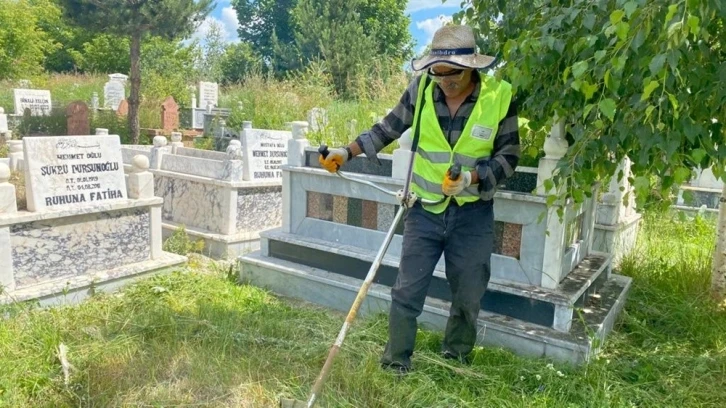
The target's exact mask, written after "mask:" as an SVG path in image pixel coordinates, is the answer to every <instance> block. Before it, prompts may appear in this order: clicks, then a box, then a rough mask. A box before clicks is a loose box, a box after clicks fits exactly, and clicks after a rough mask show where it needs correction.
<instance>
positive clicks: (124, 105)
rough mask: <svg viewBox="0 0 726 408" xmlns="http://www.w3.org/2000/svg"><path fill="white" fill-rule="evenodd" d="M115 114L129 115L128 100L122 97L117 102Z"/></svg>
mask: <svg viewBox="0 0 726 408" xmlns="http://www.w3.org/2000/svg"><path fill="white" fill-rule="evenodd" d="M116 114H117V115H119V116H128V115H129V101H128V100H127V99H125V98H124V99H123V100H122V101H121V103H119V104H118V109H116Z"/></svg>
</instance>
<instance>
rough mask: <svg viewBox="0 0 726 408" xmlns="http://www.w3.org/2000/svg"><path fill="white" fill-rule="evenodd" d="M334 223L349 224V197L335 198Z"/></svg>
mask: <svg viewBox="0 0 726 408" xmlns="http://www.w3.org/2000/svg"><path fill="white" fill-rule="evenodd" d="M333 222H337V223H340V224H347V223H348V197H343V196H333Z"/></svg>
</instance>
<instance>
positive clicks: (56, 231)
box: [10, 208, 150, 287]
mask: <svg viewBox="0 0 726 408" xmlns="http://www.w3.org/2000/svg"><path fill="white" fill-rule="evenodd" d="M149 222H150V220H149V209H148V208H130V209H126V210H121V211H114V212H97V213H91V214H85V215H79V216H71V217H66V218H58V219H53V220H38V221H33V222H28V223H22V224H15V225H11V226H10V245H11V248H12V259H13V269H14V272H15V282H16V285H17V287H22V286H27V285H31V284H34V283H38V282H42V281H46V280H49V279H54V278H60V277H65V276H78V275H83V274H85V273H90V272H94V271H102V270H107V269H109V268H110V267H112V266H113V265H129V264H133V263H137V262H143V261H146V260H148V259H150V251H149V242H150V236H149Z"/></svg>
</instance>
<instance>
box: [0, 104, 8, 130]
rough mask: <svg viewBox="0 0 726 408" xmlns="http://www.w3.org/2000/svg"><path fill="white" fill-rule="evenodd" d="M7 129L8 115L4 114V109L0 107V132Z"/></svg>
mask: <svg viewBox="0 0 726 408" xmlns="http://www.w3.org/2000/svg"><path fill="white" fill-rule="evenodd" d="M7 130H8V115H6V114H5V109H3V108H0V133H2V132H6V131H7Z"/></svg>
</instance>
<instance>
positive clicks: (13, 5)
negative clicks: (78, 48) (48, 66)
mask: <svg viewBox="0 0 726 408" xmlns="http://www.w3.org/2000/svg"><path fill="white" fill-rule="evenodd" d="M59 16H60V10H59V9H58V7H56V6H55V5H54V4H53V2H52V1H50V0H0V27H2V28H0V79H7V78H11V79H15V78H19V77H20V76H27V75H33V74H38V73H40V72H42V70H43V63H44V61H45V59H46V54H48V53H51V52H53V50H54V49H56V48H57V47H58V44H57V43H55V42H54V41H53V39H52V38H51V36H49V35H48V33H47V32H45V31H43V30H41V29H40V24H41V22H42V21H50V20H57V19H58V17H59Z"/></svg>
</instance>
